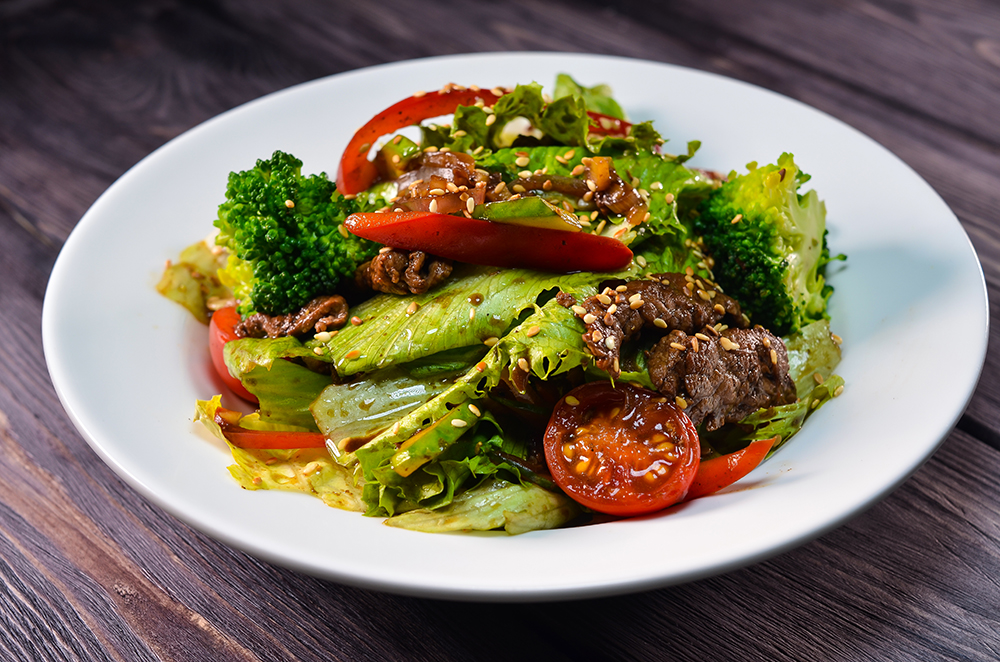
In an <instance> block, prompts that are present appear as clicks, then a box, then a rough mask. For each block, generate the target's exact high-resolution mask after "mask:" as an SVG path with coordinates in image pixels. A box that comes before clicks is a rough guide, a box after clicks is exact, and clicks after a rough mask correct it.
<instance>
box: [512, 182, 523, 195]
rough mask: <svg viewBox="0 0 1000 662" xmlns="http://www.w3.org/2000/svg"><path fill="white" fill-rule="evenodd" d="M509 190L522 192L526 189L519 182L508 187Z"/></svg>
mask: <svg viewBox="0 0 1000 662" xmlns="http://www.w3.org/2000/svg"><path fill="white" fill-rule="evenodd" d="M510 190H511V191H513V192H514V193H524V192H525V191H526V190H527V189H526V188H524V187H523V186H521V185H520V184H514V185H513V186H511V187H510Z"/></svg>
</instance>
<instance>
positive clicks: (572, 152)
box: [563, 149, 576, 159]
mask: <svg viewBox="0 0 1000 662" xmlns="http://www.w3.org/2000/svg"><path fill="white" fill-rule="evenodd" d="M574 156H576V150H575V149H571V150H569V151H568V152H566V153H565V154H563V158H564V159H571V158H573V157H574Z"/></svg>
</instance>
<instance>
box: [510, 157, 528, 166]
mask: <svg viewBox="0 0 1000 662" xmlns="http://www.w3.org/2000/svg"><path fill="white" fill-rule="evenodd" d="M529 163H531V159H529V158H528V157H527V156H519V157H517V158H516V159H514V165H516V166H517V167H518V168H524V167H525V166H527V165H528V164H529Z"/></svg>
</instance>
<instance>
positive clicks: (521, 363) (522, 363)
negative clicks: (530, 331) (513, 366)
mask: <svg viewBox="0 0 1000 662" xmlns="http://www.w3.org/2000/svg"><path fill="white" fill-rule="evenodd" d="M517 367H518V368H520V369H521V370H523V371H524V372H528V371H529V370H530V369H531V366H530V365H528V359H526V358H524V357H523V356H522V357H521V358H519V359H518V360H517Z"/></svg>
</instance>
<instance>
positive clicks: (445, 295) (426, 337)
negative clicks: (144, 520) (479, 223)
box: [306, 267, 614, 377]
mask: <svg viewBox="0 0 1000 662" xmlns="http://www.w3.org/2000/svg"><path fill="white" fill-rule="evenodd" d="M613 275H614V274H594V273H577V274H550V273H542V272H537V271H529V270H526V269H498V268H495V267H466V268H463V270H462V273H461V274H459V275H458V276H457V277H454V278H452V279H451V280H450V281H448V282H447V283H443V284H441V285H439V286H438V287H436V288H434V289H433V290H431V291H430V292H427V293H425V294H418V295H412V296H409V297H398V296H394V295H391V294H380V295H376V296H375V297H372V298H371V299H369V300H368V301H365V302H364V303H362V304H360V305H358V306H357V307H355V308H354V310H353V311H352V312H353V314H354V315H355V316H356V317H358V318H359V319H360V320H361V324H359V325H350V326H347V327H344V328H343V329H342V330H341V331H340V332H339V333H338V334H337V335H335V336H333V337H332V338H330V339H329V340H328V341H326V342H320V341H317V340H312V341H310V342H308V343H306V347H307V348H309V350H310V351H312V350H314V349H316V348H319V351H320V352H322V356H323V357H324V358H325V359H326V360H329V361H332V362H333V364H334V366H335V367H336V369H337V374H339V375H341V376H342V377H346V376H349V375H354V374H358V373H362V372H370V371H373V370H380V369H383V368H387V367H389V366H392V365H397V364H400V363H409V362H411V361H415V360H417V359H421V358H424V357H428V356H431V355H434V354H437V353H438V352H442V351H444V350H447V349H454V348H456V347H468V346H471V345H481V344H482V343H483V342H484V341H486V340H487V339H490V338H499V337H501V336H503V335H504V334H505V333H506V331H507V329H508V328H509V327H510V326H511V325H512V324H513V323H514V322H515V321H517V320H518V318H519V317H520V316H521V315H522V313H524V312H526V311H531V310H532V309H533V308H534V307H535V306H536V305H537V303H538V302H539V300H540V299H544V298H545V297H546V296H550V295H554V293H555V290H557V289H562V290H563V291H567V292H571V293H574V292H577V291H581V288H587V287H591V286H592V285H593V284H596V283H598V282H600V281H601V280H604V279H605V278H609V277H612V276H613ZM591 289H592V287H591ZM477 301H478V302H479V303H478V304H477V303H475V302H477ZM373 329H374V330H373Z"/></svg>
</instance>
